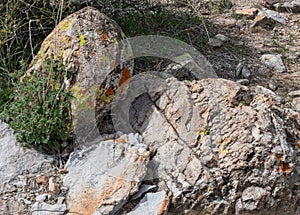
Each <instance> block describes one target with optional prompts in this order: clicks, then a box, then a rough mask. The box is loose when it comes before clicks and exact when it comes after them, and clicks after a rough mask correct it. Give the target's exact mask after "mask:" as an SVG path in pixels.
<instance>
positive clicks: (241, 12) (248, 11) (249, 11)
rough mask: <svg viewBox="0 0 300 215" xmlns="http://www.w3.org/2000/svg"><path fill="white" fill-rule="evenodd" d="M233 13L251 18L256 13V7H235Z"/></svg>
mask: <svg viewBox="0 0 300 215" xmlns="http://www.w3.org/2000/svg"><path fill="white" fill-rule="evenodd" d="M234 13H235V14H237V15H241V16H245V17H247V18H248V19H252V18H254V17H255V15H256V13H257V9H256V8H246V9H237V10H235V11H234Z"/></svg>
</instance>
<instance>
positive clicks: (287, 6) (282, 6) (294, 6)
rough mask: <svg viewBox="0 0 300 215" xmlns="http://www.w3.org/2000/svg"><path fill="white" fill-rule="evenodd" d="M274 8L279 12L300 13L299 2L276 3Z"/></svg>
mask: <svg viewBox="0 0 300 215" xmlns="http://www.w3.org/2000/svg"><path fill="white" fill-rule="evenodd" d="M274 7H275V9H276V10H277V11H279V12H293V13H300V1H299V0H295V1H285V2H282V3H276V4H274Z"/></svg>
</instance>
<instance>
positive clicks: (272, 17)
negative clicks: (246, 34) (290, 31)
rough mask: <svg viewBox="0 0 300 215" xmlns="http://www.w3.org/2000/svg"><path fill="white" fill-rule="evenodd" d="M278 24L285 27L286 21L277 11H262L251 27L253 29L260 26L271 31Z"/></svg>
mask: <svg viewBox="0 0 300 215" xmlns="http://www.w3.org/2000/svg"><path fill="white" fill-rule="evenodd" d="M276 23H280V24H283V25H285V24H286V19H285V18H284V17H283V16H281V15H280V13H278V12H276V11H272V10H268V9H262V10H260V11H259V12H258V13H257V15H256V17H255V19H254V23H253V24H252V25H251V28H254V27H257V26H260V27H263V28H266V29H268V30H271V29H273V28H274V26H275V24H276Z"/></svg>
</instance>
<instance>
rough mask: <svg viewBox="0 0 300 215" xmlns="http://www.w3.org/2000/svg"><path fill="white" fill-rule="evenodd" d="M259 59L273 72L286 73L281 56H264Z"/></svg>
mask: <svg viewBox="0 0 300 215" xmlns="http://www.w3.org/2000/svg"><path fill="white" fill-rule="evenodd" d="M260 59H261V61H262V63H263V64H265V65H266V66H268V67H270V68H272V69H274V71H275V72H285V71H286V68H285V65H284V63H283V61H282V59H281V55H273V54H264V55H262V56H261V58H260Z"/></svg>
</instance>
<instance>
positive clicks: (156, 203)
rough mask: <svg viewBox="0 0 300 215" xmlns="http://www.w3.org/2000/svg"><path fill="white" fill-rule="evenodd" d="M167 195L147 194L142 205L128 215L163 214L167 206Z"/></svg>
mask: <svg viewBox="0 0 300 215" xmlns="http://www.w3.org/2000/svg"><path fill="white" fill-rule="evenodd" d="M165 196H166V193H165V192H164V191H160V192H156V193H147V194H146V195H145V197H144V198H143V199H142V200H141V201H140V203H139V204H138V205H137V206H136V207H135V208H134V209H133V210H132V211H131V212H129V213H128V215H140V214H145V213H146V214H163V212H164V210H163V209H164V208H165V207H166V206H167V205H165V204H166V202H165V201H166V200H165Z"/></svg>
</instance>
